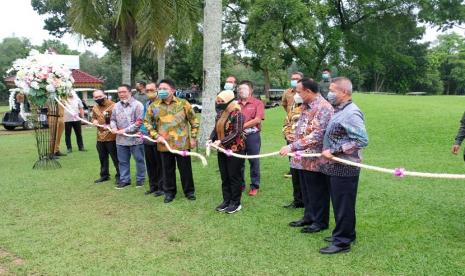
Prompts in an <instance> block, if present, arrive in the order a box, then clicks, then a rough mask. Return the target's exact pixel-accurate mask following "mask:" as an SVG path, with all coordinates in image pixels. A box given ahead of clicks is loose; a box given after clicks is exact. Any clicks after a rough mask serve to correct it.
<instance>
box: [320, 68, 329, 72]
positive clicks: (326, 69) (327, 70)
mask: <svg viewBox="0 0 465 276" xmlns="http://www.w3.org/2000/svg"><path fill="white" fill-rule="evenodd" d="M325 71H326V72H330V73H331V70H329V68H325V69H323V70H321V72H325Z"/></svg>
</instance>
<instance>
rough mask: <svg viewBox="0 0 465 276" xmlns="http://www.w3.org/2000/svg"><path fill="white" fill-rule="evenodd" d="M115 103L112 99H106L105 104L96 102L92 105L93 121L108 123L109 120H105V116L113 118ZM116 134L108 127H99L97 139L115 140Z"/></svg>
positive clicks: (101, 140)
mask: <svg viewBox="0 0 465 276" xmlns="http://www.w3.org/2000/svg"><path fill="white" fill-rule="evenodd" d="M114 107H115V103H114V102H112V101H111V100H105V101H104V102H103V105H99V104H96V105H94V106H93V107H92V121H93V120H97V121H98V123H99V124H100V125H105V124H108V121H106V120H105V117H107V118H111V113H112V110H113V108H114ZM115 139H116V134H113V133H111V131H109V130H108V129H106V128H101V127H98V128H97V141H99V142H109V141H115Z"/></svg>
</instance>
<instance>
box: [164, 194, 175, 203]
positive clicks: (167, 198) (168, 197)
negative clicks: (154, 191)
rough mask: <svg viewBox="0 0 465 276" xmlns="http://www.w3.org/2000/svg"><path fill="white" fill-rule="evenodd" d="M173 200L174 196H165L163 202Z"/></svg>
mask: <svg viewBox="0 0 465 276" xmlns="http://www.w3.org/2000/svg"><path fill="white" fill-rule="evenodd" d="M173 200H174V197H172V196H165V200H164V201H163V202H165V203H170V202H171V201H173Z"/></svg>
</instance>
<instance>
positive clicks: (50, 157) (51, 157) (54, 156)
mask: <svg viewBox="0 0 465 276" xmlns="http://www.w3.org/2000/svg"><path fill="white" fill-rule="evenodd" d="M48 158H49V159H51V160H56V159H60V157H58V156H56V155H55V154H50V155H49V156H48Z"/></svg>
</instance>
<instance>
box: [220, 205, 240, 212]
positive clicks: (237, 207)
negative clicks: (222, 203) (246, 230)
mask: <svg viewBox="0 0 465 276" xmlns="http://www.w3.org/2000/svg"><path fill="white" fill-rule="evenodd" d="M241 209H242V205H240V204H229V206H228V207H227V208H226V210H224V211H225V212H226V213H228V214H234V213H235V212H239V211H240V210H241Z"/></svg>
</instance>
